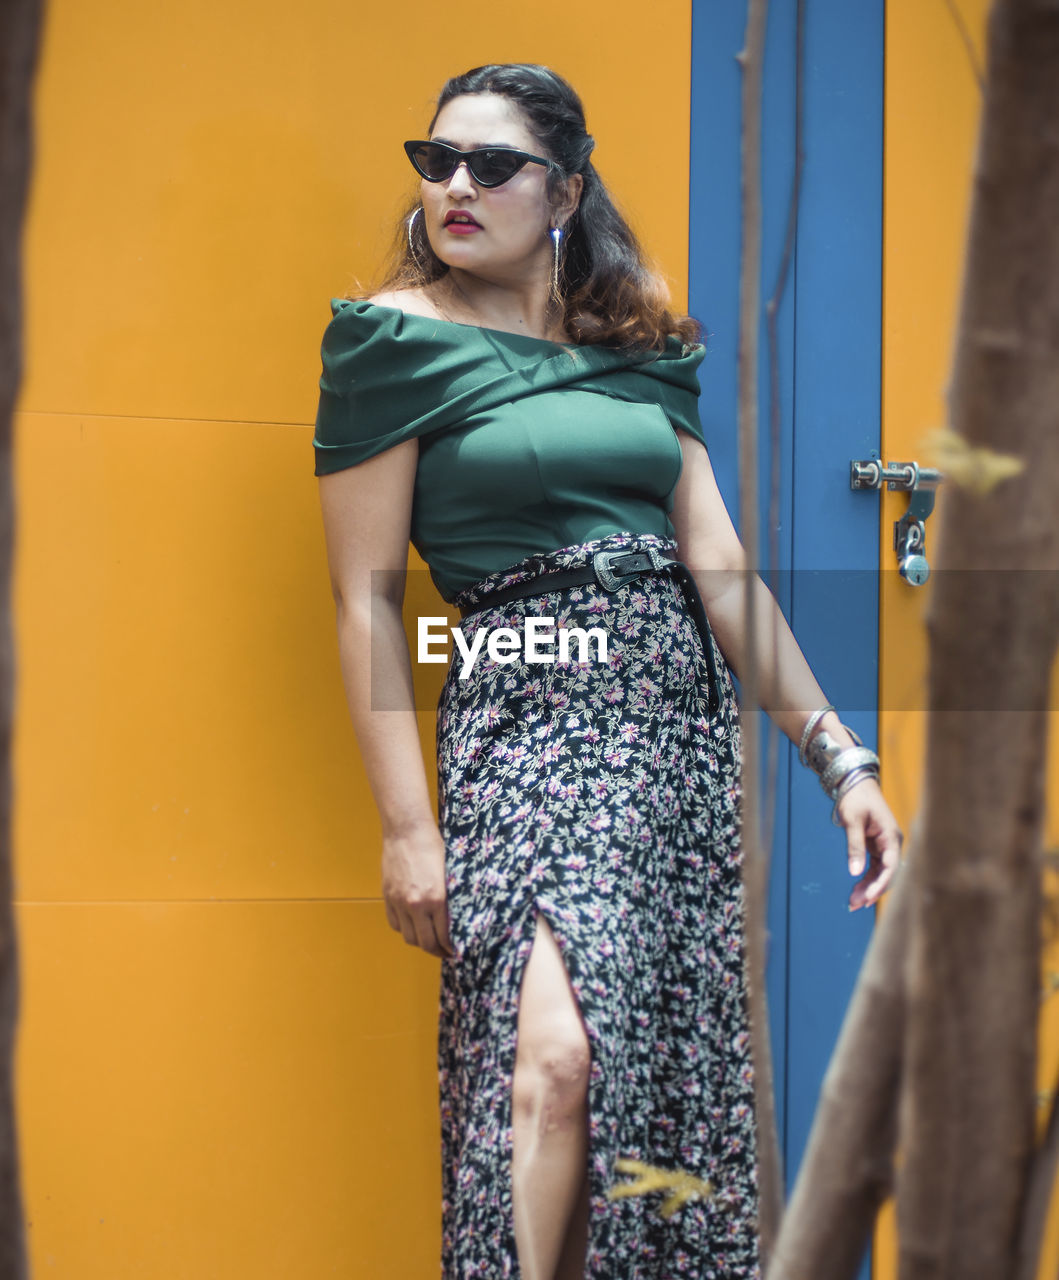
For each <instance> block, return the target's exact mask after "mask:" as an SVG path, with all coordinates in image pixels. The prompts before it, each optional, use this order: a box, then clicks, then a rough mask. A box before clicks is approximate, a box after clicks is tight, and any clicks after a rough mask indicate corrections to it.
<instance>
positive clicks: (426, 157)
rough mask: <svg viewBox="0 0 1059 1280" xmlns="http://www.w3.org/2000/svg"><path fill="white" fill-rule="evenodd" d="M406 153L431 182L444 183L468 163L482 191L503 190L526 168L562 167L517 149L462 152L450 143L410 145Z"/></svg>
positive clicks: (406, 147)
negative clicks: (526, 165) (540, 166)
mask: <svg viewBox="0 0 1059 1280" xmlns="http://www.w3.org/2000/svg"><path fill="white" fill-rule="evenodd" d="M404 149H405V151H406V153H407V154H408V158H409V160H411V162H412V165H413V167H414V168H415V171H416V173H418V174H419V176H420V177H421V178H426V180H427V182H444V181H445V180H446V178H451V177H452V175H453V174H454V173H455V172H456V170H457V169H458V168H459V167H460V165H461V164H463V163H464V162H466V164H467V168H468V169H469V170H470V172H471V177H472V178H473V179H474V180H475V182H477V183H478V185H479V186H480V187H499V186H502V185H503V184H504V183H505V182H508V181H510V180H511V179H512V178H513V177H514V176H515V174H516V173H518V171H519V170H520V169H521V168H522V166H523V165H525V164H530V163H532V164H543V165H549V166H552V165H554V166H555V167H556V168H558V167H559V166H558V165H556V164H555V161H554V160H545V159H544V157H543V156H531V155H530V153H529V152H528V151H517V150H516V149H515V148H514V147H476V148H475V149H474V150H473V151H459V150H457V149H456V147H450V146H449V144H448V143H447V142H415V141H413V142H406V143H405V144H404Z"/></svg>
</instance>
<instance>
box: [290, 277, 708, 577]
mask: <svg viewBox="0 0 1059 1280" xmlns="http://www.w3.org/2000/svg"><path fill="white" fill-rule="evenodd" d="M331 311H332V313H333V316H332V319H331V322H330V323H329V324H328V326H327V328H326V329H325V331H324V336H323V343H322V347H321V353H320V354H321V362H322V364H323V373H322V375H321V378H320V401H319V408H318V411H317V415H316V431H315V434H314V436H313V448H314V450H315V455H316V472H315V474H316V475H318V476H323V475H329V474H330V473H331V472H333V471H341V470H343V469H344V468H346V467H352V466H356V464H357V463H358V462H363V461H364V460H365V459H366V458H371V457H373V456H374V455H375V454H378V453H382V452H383V450H385V449H389V448H391V447H392V446H393V445H395V444H400V443H401V442H402V441H405V440H412V439H417V440H418V441H419V461H418V466H417V470H416V479H415V490H414V493H413V500H412V518H411V541H412V544H413V546H414V547H415V549H416V550H417V551H418V552H419V554H420V555H421V556H422V558H423V560H424V561H425V562H426V563H427V565H428V566H429V567H430V574H431V577H432V579H433V581H434V584H435V585H436V586H437V588H438V590H439V591H440V593H441V595H442V597H443V599H445V600H446V601H448V602H451V601H452V599H453V597H454V595H455V594H456V592H457V591H459V590H460V589H461V588H462V587H465V586H469V585H470V584H471V583H474V582H477V581H478V580H479V579H480V578H483V577H485V576H486V574H490V573H494V572H496V571H497V570H500V569H506V568H508V567H509V566H510V565H513V564H515V563H517V562H518V561H519V560H522V559H524V558H525V557H526V556H529V555H532V554H534V553H536V552H544V551H556V550H558V549H559V548H560V547H566V546H570V545H571V544H574V543H578V542H587V541H590V540H591V539H593V538H601V537H603V536H604V535H606V534H609V533H619V532H622V531H629V532H632V533H653V534H658V535H660V536H662V537H667V538H671V537H673V526H672V524H671V522H670V520H669V513H670V512H671V511H672V509H673V490H674V489H675V487H676V483H677V480H678V478H679V476H680V471H681V465H682V461H683V455H682V454H681V450H680V443H679V441H678V440H677V437H676V429H677V428H679V429H680V430H682V431H686V432H688V434H689V435H692V436H694V437H695V439H696V440H698V441H700V442H701V443H702V444H705V441H704V440H703V435H702V427H701V425H700V423H699V414H698V395H699V382H698V377H697V370H698V366H699V364H700V363H701V361H702V358H703V355H704V351H703V348H702V347H701V346H685V345H683V344H682V343H681V342H680V341H679V340H678V339H676V338H670V339H669V342H668V345H667V346H666V349H665V350H664V351H660V352H659V351H620V350H618V349H616V348H612V347H603V346H570V347H566V346H562V345H561V344H559V343H555V342H550V341H548V340H546V339H544V338H533V337H529V336H526V335H523V334H516V333H506V332H503V331H501V330H498V329H481V328H478V327H476V326H474V325H466V324H457V323H455V322H454V321H450V320H434V319H431V318H428V317H425V316H417V315H409V314H407V313H406V312H403V311H400V310H398V309H396V308H394V307H383V306H378V305H377V304H375V303H371V302H357V301H351V300H349V299H346V298H333V299H332V300H331Z"/></svg>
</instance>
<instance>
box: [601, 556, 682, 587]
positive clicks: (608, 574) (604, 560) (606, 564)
mask: <svg viewBox="0 0 1059 1280" xmlns="http://www.w3.org/2000/svg"><path fill="white" fill-rule="evenodd" d="M644 553H646V555H647V558H648V560H650V562H651V568H652V569H664V568H665V567H666V563H667V562H666V560H665V558H664V557H663V555H662V553H661V552H660V551H659V550H658V548H657V547H644V548H642V549H641V550H640V551H638V552H637V551H622V550H614V551H597V552H596V553H595V555H594V556H593V557H592V568H593V569H594V570H595V574H596V577H597V578H598V579H599V582H600V585H601V586H602V587H603V589H604V590H605V591H617V590H618V588H619V587H622V586H624V585H625V583H626V582H632V581H633V579H634V578H638V577H639V576H640V574H641V573H643V572H644V570H643V569H633V570H632V571H631V572H629V573H622V572H621V570H619V571H618V573H617V574H615V573H614V572H613V571H612V569H611V567H610V566H611V563H612V562H613V561H614V560H616V559H618V558H619V557H620V556H630V555H642V554H644Z"/></svg>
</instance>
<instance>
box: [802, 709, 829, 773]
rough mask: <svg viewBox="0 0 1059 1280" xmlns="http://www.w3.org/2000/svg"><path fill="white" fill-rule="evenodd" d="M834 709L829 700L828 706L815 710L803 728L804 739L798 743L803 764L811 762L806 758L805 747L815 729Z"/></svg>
mask: <svg viewBox="0 0 1059 1280" xmlns="http://www.w3.org/2000/svg"><path fill="white" fill-rule="evenodd" d="M834 709H835V708H834V707H833V706H832V705H831V703H830V702H829V703H828V704H827V706H826V707H821V708H820V710H819V711H814V712H813V714H812V715H811V716H810V717H809V719H808V720H807V721H806V722H805V728H804V729H803V730H802V740H801V742H800V743H799V744H798V759H799V760H800V761H801V763H802V764H808V763H809V761H808V760H807V759H806V755H805V749H806V747H807V746H808V745H809V739H810V738H811V737H812V734H813V730H814V729H815V728H816V726H817V725H818V724H819V723H820V721H821V720H822V719H823V718H824V716H826V715H827V713H828V712H829V711H834Z"/></svg>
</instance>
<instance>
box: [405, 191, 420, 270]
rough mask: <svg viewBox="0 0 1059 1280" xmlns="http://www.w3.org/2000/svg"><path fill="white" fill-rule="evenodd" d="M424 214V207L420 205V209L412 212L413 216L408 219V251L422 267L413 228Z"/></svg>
mask: <svg viewBox="0 0 1059 1280" xmlns="http://www.w3.org/2000/svg"><path fill="white" fill-rule="evenodd" d="M422 212H423V206H422V205H420V206H419V208H418V209H413V210H412V216H411V217H410V218H409V219H408V249H409V252H410V253H411V255H412V257H413V258H415V260H416V262H418V263H419V265H420V266H422V265H423V264H422V261H421V259H420V257H419V253H418V251H417V249H416V246H415V241H414V240H413V239H412V228H413V227H414V226H415V220H416V218H418V217H419V215H420V214H421V213H422Z"/></svg>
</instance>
